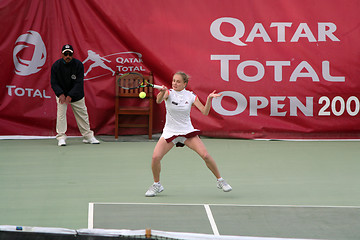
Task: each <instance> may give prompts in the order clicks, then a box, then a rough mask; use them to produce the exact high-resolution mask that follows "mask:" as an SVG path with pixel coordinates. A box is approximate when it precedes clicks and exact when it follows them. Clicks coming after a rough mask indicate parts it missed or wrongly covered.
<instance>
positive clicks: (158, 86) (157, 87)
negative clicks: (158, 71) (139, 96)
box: [153, 84, 162, 89]
mask: <svg viewBox="0 0 360 240" xmlns="http://www.w3.org/2000/svg"><path fill="white" fill-rule="evenodd" d="M153 87H154V88H156V89H162V86H160V85H155V84H154V85H153Z"/></svg>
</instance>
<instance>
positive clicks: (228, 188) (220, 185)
mask: <svg viewBox="0 0 360 240" xmlns="http://www.w3.org/2000/svg"><path fill="white" fill-rule="evenodd" d="M217 187H218V188H220V189H222V190H223V191H224V192H230V191H231V190H232V187H231V186H230V185H229V184H228V183H227V182H226V181H225V180H224V179H222V180H218V181H217Z"/></svg>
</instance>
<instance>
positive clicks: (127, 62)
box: [0, 0, 360, 139]
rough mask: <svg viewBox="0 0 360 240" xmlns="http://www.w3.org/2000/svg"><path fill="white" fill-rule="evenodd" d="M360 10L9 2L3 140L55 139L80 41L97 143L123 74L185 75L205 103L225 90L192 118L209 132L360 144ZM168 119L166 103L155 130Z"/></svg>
mask: <svg viewBox="0 0 360 240" xmlns="http://www.w3.org/2000/svg"><path fill="white" fill-rule="evenodd" d="M359 11H360V2H359V1H358V0H348V1H345V2H344V1H340V0H334V1H328V0H317V1H313V0H301V1H298V0H274V1H266V0H252V1H249V0H228V1H222V0H206V1H205V0H193V1H180V2H179V1H175V0H168V1H142V0H122V1H118V0H107V1H101V0H87V1H85V0H79V1H70V0H49V1H41V0H18V1H11V0H1V1H0V16H1V19H0V24H1V26H2V31H1V32H0V39H1V41H0V52H1V59H0V62H1V64H0V73H1V79H0V135H36V136H55V135H56V132H55V125H56V102H55V101H56V100H55V95H54V93H53V91H52V89H51V86H50V69H51V66H52V64H53V63H54V62H55V61H56V60H57V59H59V58H60V57H61V47H62V46H63V45H64V44H67V43H69V44H71V45H72V46H73V47H74V50H75V53H74V57H75V58H77V59H79V60H80V61H82V62H83V64H84V69H85V83H84V84H85V99H86V104H87V107H88V112H89V117H90V125H91V128H92V129H93V130H94V131H95V134H96V135H103V134H104V135H113V134H114V120H115V116H114V102H115V100H114V98H115V76H114V74H115V73H116V72H120V73H123V72H129V71H140V72H145V71H152V72H153V73H154V76H155V83H156V84H160V85H162V84H164V85H166V86H168V87H171V79H172V75H173V73H175V72H176V71H178V70H182V71H185V72H186V73H188V74H189V75H190V76H191V79H190V82H189V85H188V88H187V89H188V90H192V91H194V92H195V93H196V94H197V95H198V96H199V98H200V100H201V101H202V102H205V101H206V97H207V95H208V94H209V93H210V92H212V91H213V90H217V92H220V93H222V96H221V97H220V98H217V99H213V101H212V110H211V112H210V114H209V116H202V115H201V113H200V112H199V111H197V110H196V109H194V111H193V112H192V121H193V125H194V126H195V127H196V128H198V129H201V130H202V132H203V134H204V135H207V136H214V137H235V138H275V139H279V138H280V139H281V138H359V137H360V120H359V119H360V118H359V116H360V113H359V111H360V100H359V99H360V81H359V80H358V78H359V76H360V64H359V60H360V45H359V44H358V42H357V41H358V39H359V38H360V18H359V17H358V14H359ZM155 91H156V90H155ZM155 93H156V92H155ZM71 114H72V113H71V111H69V117H68V123H69V129H68V134H69V135H79V134H80V133H79V131H78V129H77V126H76V122H75V119H74V118H73V117H72V116H71ZM164 119H165V111H164V106H163V105H155V117H154V123H155V125H154V132H161V130H162V128H163V125H164ZM127 133H130V134H132V133H135V134H137V133H144V132H139V131H134V132H132V131H130V132H127Z"/></svg>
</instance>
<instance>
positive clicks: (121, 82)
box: [117, 72, 162, 89]
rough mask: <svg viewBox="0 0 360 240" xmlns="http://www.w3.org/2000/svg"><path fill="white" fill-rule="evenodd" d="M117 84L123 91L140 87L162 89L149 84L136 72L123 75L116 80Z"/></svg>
mask: <svg viewBox="0 0 360 240" xmlns="http://www.w3.org/2000/svg"><path fill="white" fill-rule="evenodd" d="M117 84H118V86H119V87H121V88H123V89H136V88H141V87H153V88H156V89H162V86H159V85H155V84H151V83H149V82H148V81H146V80H145V78H144V76H143V75H142V74H141V73H137V72H128V73H124V74H123V75H121V76H120V77H119V78H118V81H117Z"/></svg>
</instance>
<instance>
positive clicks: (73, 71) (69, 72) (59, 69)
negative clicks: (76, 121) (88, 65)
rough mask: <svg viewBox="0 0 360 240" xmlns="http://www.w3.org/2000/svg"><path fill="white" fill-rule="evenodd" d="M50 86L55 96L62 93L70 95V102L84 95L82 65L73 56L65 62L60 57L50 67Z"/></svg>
mask: <svg viewBox="0 0 360 240" xmlns="http://www.w3.org/2000/svg"><path fill="white" fill-rule="evenodd" d="M51 88H52V89H53V90H54V93H55V95H56V96H57V97H59V96H60V95H61V94H64V95H65V97H67V96H70V97H71V99H72V100H71V102H76V101H79V100H80V99H82V98H83V97H84V65H83V64H82V62H81V61H80V60H78V59H75V58H73V59H72V60H71V62H69V63H66V62H65V61H64V60H63V59H62V58H61V59H59V60H57V61H56V62H55V63H54V64H53V65H52V67H51Z"/></svg>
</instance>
